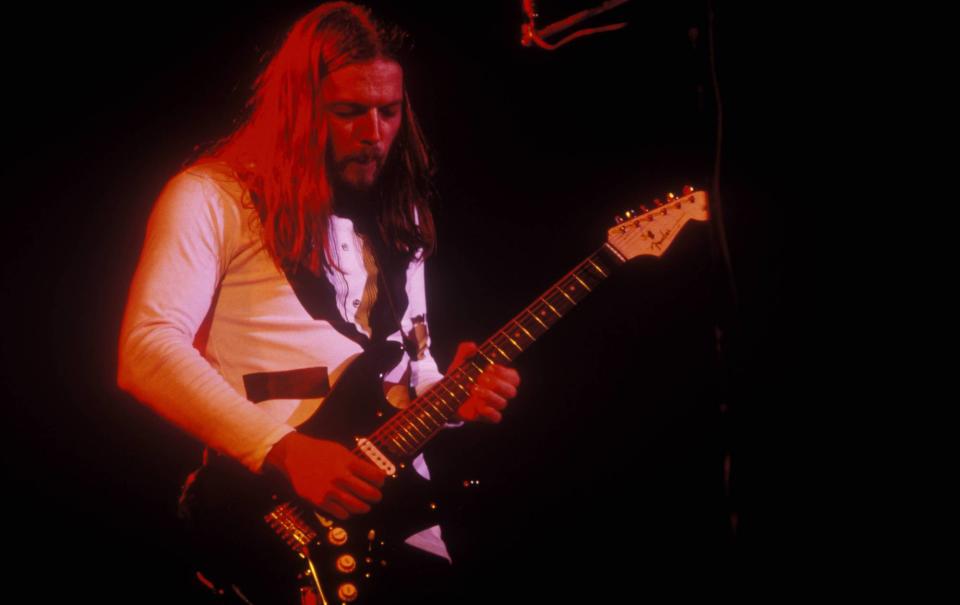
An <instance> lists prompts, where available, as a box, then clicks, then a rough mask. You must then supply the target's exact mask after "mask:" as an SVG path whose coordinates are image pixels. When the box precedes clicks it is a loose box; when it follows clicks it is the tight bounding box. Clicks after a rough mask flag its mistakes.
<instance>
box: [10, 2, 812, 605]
mask: <svg viewBox="0 0 960 605" xmlns="http://www.w3.org/2000/svg"><path fill="white" fill-rule="evenodd" d="M539 4H540V12H541V18H540V20H539V24H540V25H545V24H547V23H550V22H552V21H554V20H556V19H558V18H560V17H563V16H566V15H567V14H569V13H571V12H574V11H576V10H579V9H582V8H585V7H588V6H590V5H591V3H590V2H583V1H581V2H573V1H562V2H561V1H556V2H541V3H539ZM311 6H312V5H311V4H309V3H302V2H284V3H276V2H274V3H269V4H268V3H259V4H258V5H253V6H243V7H241V6H237V5H233V4H228V3H223V4H206V5H203V6H200V5H198V4H187V3H183V4H178V3H165V4H162V5H153V6H151V7H150V8H149V9H145V8H143V7H126V8H119V9H108V8H105V7H102V8H90V7H86V6H85V7H83V8H79V7H74V8H68V9H57V10H56V11H53V10H52V9H51V10H50V11H49V14H48V13H47V11H46V10H45V9H43V8H42V7H35V8H32V9H28V8H21V9H19V12H16V13H14V14H13V15H12V16H11V18H10V28H11V30H13V31H12V32H11V33H12V35H11V36H8V37H7V38H6V40H5V41H4V53H5V55H7V56H8V57H9V58H10V61H9V62H8V64H7V73H6V75H5V78H6V79H7V80H8V81H9V82H11V83H12V85H11V86H10V87H9V93H8V95H7V96H8V98H7V102H8V103H11V102H12V104H11V105H9V107H10V109H8V113H7V116H8V120H7V123H6V125H5V126H6V129H5V130H6V134H7V135H8V136H7V141H8V142H9V143H11V145H10V149H9V151H13V152H14V153H12V154H11V157H10V158H9V159H7V160H5V162H4V172H5V174H6V178H5V179H4V181H5V182H6V183H7V184H8V185H9V189H8V196H9V202H10V204H9V206H8V208H7V214H6V216H7V235H8V238H7V239H8V242H7V244H8V245H9V246H10V248H9V250H8V251H7V252H6V253H5V255H4V257H5V263H4V268H3V271H4V274H3V283H4V284H6V287H7V292H6V296H5V297H4V299H5V300H4V306H5V308H6V311H5V316H6V317H7V318H8V320H9V324H8V326H7V330H6V335H5V337H4V339H3V352H4V387H5V390H6V393H7V397H6V408H7V410H8V415H7V422H6V423H5V426H7V427H8V432H7V434H8V436H9V438H10V441H9V442H8V444H7V454H6V456H5V457H4V458H5V464H4V466H5V468H4V475H5V488H6V489H5V492H6V493H7V497H6V498H5V499H4V517H5V519H6V520H7V522H8V523H7V534H8V537H9V538H11V539H12V542H9V541H8V544H9V545H11V546H10V547H11V548H12V549H14V550H13V551H12V552H15V553H17V554H16V562H15V565H14V567H13V572H12V577H13V579H14V581H16V582H18V583H22V584H23V585H24V586H26V587H33V588H35V589H40V590H46V589H49V590H53V591H54V592H57V591H59V590H68V591H70V593H71V594H82V595H85V596H91V597H98V598H100V599H104V600H107V601H114V600H121V599H126V598H130V597H131V595H132V596H136V597H138V598H141V599H144V600H151V599H153V598H156V600H162V598H164V597H172V598H176V595H177V594H179V591H180V590H181V589H182V586H183V585H184V584H186V583H188V582H189V581H190V580H189V570H190V566H189V560H188V559H187V558H186V557H185V554H186V553H184V552H182V549H181V543H180V542H179V541H178V538H177V534H176V521H175V519H174V510H175V504H176V496H177V492H178V489H179V486H180V483H181V481H182V479H183V476H184V475H185V474H186V472H188V471H189V470H191V469H192V468H193V467H194V466H196V464H197V462H198V456H199V453H200V446H199V444H198V443H197V442H195V441H194V440H193V439H191V438H190V437H188V436H186V435H184V434H183V433H181V432H179V431H178V430H177V429H175V428H173V427H170V426H167V425H166V424H164V423H163V422H162V421H161V420H159V419H158V418H156V417H154V416H153V415H152V413H150V412H149V410H147V408H146V407H144V406H142V405H140V404H139V403H137V402H136V401H135V400H134V399H132V398H131V397H130V396H128V395H127V394H125V393H123V392H121V391H120V390H119V389H118V388H117V387H116V383H115V375H116V343H117V336H118V330H119V326H120V320H121V317H122V313H123V308H124V304H125V302H126V293H127V288H128V286H129V282H130V279H131V277H132V274H133V270H134V267H135V265H136V261H137V258H138V255H139V251H140V246H141V245H142V239H143V235H144V229H145V226H146V218H147V215H148V213H149V211H150V208H151V205H152V202H153V200H154V199H155V197H156V195H157V194H158V193H159V191H160V189H161V187H162V186H163V184H164V183H165V181H166V180H167V179H168V178H169V177H170V176H172V175H173V174H174V173H175V172H176V171H177V170H178V169H179V166H180V164H181V163H182V162H183V160H184V158H185V157H187V156H188V155H189V154H190V152H191V150H192V149H193V147H194V146H195V145H197V144H202V143H205V142H207V141H209V140H210V139H212V138H214V137H218V136H220V135H223V134H225V133H226V132H228V131H229V129H230V127H231V124H232V121H233V120H234V118H235V117H236V116H237V115H238V114H239V112H240V110H241V108H242V106H243V104H244V102H245V100H246V91H247V90H248V88H249V86H250V84H251V83H252V81H253V78H254V77H255V74H256V68H257V65H258V62H259V59H260V56H261V55H262V54H263V52H264V51H265V50H267V49H270V48H272V47H274V46H275V45H276V44H277V43H279V41H280V37H281V35H282V33H283V31H284V29H285V28H286V27H288V26H289V25H290V24H292V23H293V21H294V20H296V19H297V18H298V17H299V16H301V15H302V14H304V13H305V12H306V11H307V10H309V8H310V7H311ZM374 6H375V7H376V8H380V9H382V10H380V14H381V15H383V16H385V17H387V18H388V19H390V20H393V21H395V22H397V23H399V24H401V25H402V26H404V27H405V28H406V29H407V30H408V31H409V32H410V33H411V34H412V35H413V38H414V39H415V41H416V48H415V51H414V57H413V60H412V61H411V63H410V65H408V66H406V76H407V87H408V90H409V92H410V95H411V98H412V101H413V103H414V104H415V109H416V111H417V112H418V115H419V118H420V120H421V124H422V126H423V128H424V130H425V132H426V134H427V136H428V140H429V141H430V142H431V144H432V146H433V148H434V151H435V154H436V156H437V159H438V162H439V166H440V173H439V177H438V188H439V191H440V193H441V200H440V204H439V206H438V208H437V211H436V218H437V223H438V229H439V249H438V251H437V254H436V255H435V256H434V257H433V258H432V260H431V261H430V262H429V264H428V299H429V305H430V323H431V332H432V337H433V352H434V356H435V357H436V358H437V359H438V360H439V363H440V366H441V368H445V367H446V365H447V364H448V363H449V361H450V359H451V358H452V355H453V352H454V350H455V348H456V344H457V342H459V341H460V340H466V339H471V340H475V341H478V342H479V341H482V340H484V339H485V338H486V337H487V336H488V335H489V334H490V333H492V331H493V330H495V329H497V328H499V327H500V326H501V325H502V324H503V323H504V322H506V321H507V320H508V319H510V318H511V317H512V316H513V315H514V314H516V313H517V312H518V311H519V310H520V309H521V308H522V307H523V306H525V305H527V304H528V303H529V302H531V301H532V299H533V298H534V297H535V296H537V295H538V294H540V293H541V292H542V291H543V290H544V289H545V288H546V287H547V286H549V285H551V284H552V283H553V282H554V280H556V279H557V278H559V277H560V276H561V275H563V274H564V273H565V272H566V271H568V270H569V269H570V268H571V267H572V266H573V265H574V264H575V263H577V262H578V261H580V260H581V259H582V258H584V257H585V256H586V255H588V254H589V253H591V252H592V251H594V250H595V249H596V248H597V247H598V246H599V245H600V244H601V243H602V241H603V237H604V233H605V229H606V228H608V227H609V226H610V225H611V224H612V219H613V217H614V215H615V214H617V213H619V212H622V211H623V210H626V209H628V208H636V207H637V206H638V205H639V204H641V203H648V202H649V201H650V200H652V199H653V198H655V197H662V196H663V195H664V193H665V192H667V191H671V190H672V191H679V189H680V188H681V187H682V186H683V185H685V184H688V183H689V184H693V185H695V186H697V187H698V188H704V189H708V188H710V187H711V184H712V183H711V177H712V173H713V166H714V154H715V152H716V144H717V138H716V127H717V120H716V103H715V100H714V89H713V87H712V82H711V74H710V71H709V60H708V45H707V42H708V29H707V21H708V19H707V15H708V13H707V5H706V3H704V2H693V1H690V2H678V3H659V4H657V5H655V6H650V5H649V4H648V3H642V2H634V3H631V4H628V5H626V6H623V7H620V8H618V9H616V10H615V11H613V12H612V13H609V14H607V15H604V16H601V17H599V18H597V19H594V20H591V21H590V22H589V23H590V24H606V23H612V22H614V21H618V20H626V21H628V22H629V26H628V27H627V28H626V29H624V30H622V31H619V32H613V33H605V34H600V35H597V36H592V37H588V38H585V39H582V40H578V41H575V42H573V43H571V44H569V45H567V46H565V47H563V48H561V49H559V50H557V51H554V52H547V51H544V50H540V49H535V48H523V47H521V45H520V44H519V32H520V25H521V23H523V21H524V17H523V15H522V12H521V10H520V0H516V1H503V0H502V1H498V2H476V3H470V4H467V3H444V4H441V3H427V2H403V3H393V4H391V3H387V2H377V3H375V4H374ZM738 11H739V12H738ZM793 17H794V15H779V14H778V15H774V14H766V13H763V12H757V10H756V9H751V10H750V12H749V13H748V12H746V11H745V10H744V9H741V8H737V7H728V6H726V5H723V6H721V7H719V8H718V9H717V13H716V61H717V69H718V71H717V75H718V78H719V82H720V86H721V93H722V95H723V107H724V112H725V113H724V138H723V149H722V170H721V179H720V192H721V194H722V202H723V206H722V211H723V218H724V223H725V227H726V236H727V239H728V241H729V250H730V255H731V258H732V260H733V263H734V268H735V271H736V290H737V292H738V295H739V305H737V306H734V305H732V304H731V303H730V296H729V291H730V285H729V278H728V276H727V275H726V274H725V273H724V272H723V270H722V267H723V263H722V262H720V261H719V260H718V259H719V252H718V250H719V248H718V246H717V242H718V237H717V233H718V231H717V228H718V225H714V228H713V229H711V228H710V227H708V226H707V225H700V224H698V225H691V226H689V227H688V228H687V230H686V231H685V232H684V233H683V234H682V235H681V237H680V238H679V239H678V240H677V242H676V243H675V244H674V246H673V247H672V248H671V249H670V250H669V251H668V253H667V254H666V256H665V257H664V258H662V259H660V260H658V261H654V260H652V259H638V260H636V261H634V262H633V263H631V264H630V265H629V266H627V267H624V268H623V269H622V270H621V271H619V272H618V273H617V274H616V275H615V276H614V277H612V278H611V279H610V280H608V282H607V283H606V284H604V286H603V287H602V288H600V289H599V290H598V291H597V293H596V294H595V295H593V296H592V297H591V298H589V299H588V300H587V301H586V302H585V303H584V304H583V305H582V308H580V309H577V310H576V311H575V312H574V313H572V315H571V316H570V317H569V319H567V320H565V321H564V322H563V323H562V324H561V325H559V326H558V327H557V328H556V329H555V330H554V331H553V332H551V333H550V334H549V335H547V336H546V337H545V338H544V339H543V340H542V342H540V343H539V344H537V345H536V346H535V347H534V348H533V349H532V350H531V351H530V352H529V353H528V354H527V355H525V356H524V357H523V358H522V359H521V360H520V361H519V362H518V363H517V368H518V369H519V371H520V373H521V375H522V377H523V385H522V388H521V391H520V395H519V397H518V398H517V399H516V400H515V401H514V402H513V403H512V404H511V407H510V409H509V410H508V412H507V414H506V417H505V419H504V421H503V423H502V424H501V425H499V426H471V427H465V428H462V429H458V430H456V431H449V432H447V433H446V434H444V435H442V436H441V437H440V438H439V439H438V440H437V442H436V444H435V447H434V448H433V450H432V451H431V454H430V459H431V462H432V464H433V466H434V467H435V469H436V470H435V474H436V478H437V480H438V481H440V482H443V483H444V484H445V485H456V484H457V483H458V482H460V481H462V480H463V479H478V480H479V481H480V487H479V489H471V490H466V491H465V492H464V493H462V494H453V495H454V496H455V500H453V501H454V502H456V503H457V504H456V505H454V506H451V507H450V511H449V512H450V515H451V520H452V521H455V523H454V524H452V525H451V526H450V529H449V530H448V531H447V534H446V535H447V537H448V541H449V542H450V543H451V549H452V550H453V555H454V557H455V558H456V559H458V562H460V563H461V570H462V571H461V572H460V573H461V574H462V580H463V582H464V585H469V586H472V587H474V588H475V590H476V591H477V592H476V593H475V594H481V595H483V594H489V595H491V596H501V597H503V595H504V594H505V593H502V592H501V591H502V590H505V588H506V587H507V586H518V585H519V588H512V589H511V591H512V592H510V593H506V594H509V595H513V597H506V598H505V602H510V601H511V599H514V598H515V599H516V600H523V597H524V595H525V596H526V597H530V598H533V597H534V596H537V597H539V598H545V597H547V596H551V597H563V598H564V599H565V600H575V599H577V598H586V597H588V596H597V595H611V594H615V593H621V592H623V591H628V594H631V595H641V596H642V595H643V594H645V591H646V590H649V589H650V587H652V586H654V585H663V584H671V585H673V586H674V587H677V588H694V589H697V590H701V589H702V590H704V591H714V590H723V589H726V588H729V587H731V586H735V585H737V583H740V582H743V581H744V580H746V581H747V582H752V581H755V580H756V578H757V575H758V574H759V573H760V572H759V570H760V569H761V568H767V567H768V566H770V567H776V565H777V564H778V563H777V559H776V557H774V556H773V554H774V553H776V552H780V549H781V548H782V547H783V545H784V544H785V543H788V542H789V538H790V537H791V535H790V534H791V533H792V532H794V531H796V530H791V529H785V528H788V527H790V526H791V523H790V521H791V517H790V515H798V513H795V512H792V513H787V512H786V511H787V510H788V509H791V506H790V499H791V498H792V497H793V496H791V492H790V489H789V488H788V489H787V490H786V491H784V490H783V489H782V487H783V485H784V484H789V480H788V478H784V477H783V473H785V472H786V471H785V470H782V469H776V468H775V466H776V465H775V464H774V463H773V462H771V458H773V457H775V454H776V452H777V451H778V450H777V448H776V447H772V448H768V447H767V446H769V445H770V444H772V443H776V442H778V441H779V440H780V439H781V437H782V435H781V434H780V433H779V432H780V431H784V434H785V432H786V431H785V429H783V426H784V423H783V420H784V419H785V418H786V419H787V420H788V422H787V423H786V424H789V417H790V415H791V414H792V413H793V412H790V411H786V410H789V409H790V401H791V398H792V397H793V396H794V395H795V389H794V383H793V382H792V381H793V379H794V378H795V377H794V375H793V372H794V370H793V369H792V368H793V361H794V357H796V356H799V353H798V352H797V351H796V350H795V349H794V348H793V341H792V339H793V338H794V336H795V334H794V333H795V331H796V328H795V327H794V319H793V313H794V312H795V311H796V310H797V308H799V307H800V305H799V303H793V302H788V301H793V298H792V295H793V294H794V292H796V291H799V290H802V289H803V288H804V284H802V283H795V282H791V281H789V280H787V279H786V278H785V266H786V250H787V245H786V236H787V231H786V229H785V228H784V226H785V224H786V216H787V213H788V211H789V210H790V209H791V207H792V204H793V202H792V201H791V199H790V191H791V190H792V186H791V185H790V183H791V179H794V178H795V177H796V176H797V175H796V173H798V172H802V170H800V169H799V166H800V164H799V163H798V159H797V158H798V157H799V156H800V149H799V145H798V144H797V140H798V135H800V134H801V133H802V131H803V130H804V128H805V123H804V120H803V118H802V114H803V112H802V111H798V110H797V108H798V107H799V106H800V105H801V104H802V98H803V95H804V94H805V89H804V87H803V86H801V85H800V84H799V82H800V81H802V79H803V76H804V71H803V69H801V68H799V67H798V66H797V62H796V60H795V59H796V57H797V56H799V55H801V53H800V51H799V49H800V48H801V46H799V45H798V42H797V37H796V36H793V35H791V33H790V32H791V31H792V29H791V27H790V25H791V23H792V22H793ZM694 29H695V30H696V32H697V34H698V35H696V36H694V37H692V36H691V30H694ZM694 38H695V39H694ZM717 201H718V200H716V199H714V203H715V204H716V202H717ZM719 210H720V207H718V206H716V205H715V206H714V211H715V214H719V212H718V211H719ZM10 235H12V236H13V237H9V236H10ZM718 328H719V332H720V333H721V334H722V338H721V340H720V342H719V350H721V351H722V355H717V353H716V352H717V350H718V341H717V338H716V334H717V333H718ZM721 410H726V411H725V412H722V411H721ZM773 417H776V418H777V419H778V420H777V421H776V422H775V423H768V421H769V420H770V419H771V418H773ZM726 453H729V454H731V457H730V459H732V467H730V468H732V472H731V476H730V479H731V480H730V482H729V484H728V485H725V483H724V481H723V475H724V473H723V469H724V460H725V454H726ZM457 491H458V490H456V489H454V490H453V492H457ZM459 491H463V490H459ZM791 510H792V509H791ZM732 520H734V521H735V522H736V532H734V531H733V530H732V528H731V524H732ZM759 561H765V564H764V565H761V564H760V563H758V562H759ZM68 587H69V588H68ZM130 591H134V592H132V593H131V592H130ZM517 595H520V596H517Z"/></svg>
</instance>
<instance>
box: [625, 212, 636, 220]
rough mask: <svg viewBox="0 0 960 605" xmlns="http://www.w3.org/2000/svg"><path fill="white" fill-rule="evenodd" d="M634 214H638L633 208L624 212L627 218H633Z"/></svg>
mask: <svg viewBox="0 0 960 605" xmlns="http://www.w3.org/2000/svg"><path fill="white" fill-rule="evenodd" d="M634 216H636V213H634V211H633V210H627V211H626V212H624V213H623V217H624V218H626V219H631V218H633V217H634Z"/></svg>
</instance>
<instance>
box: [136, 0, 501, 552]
mask: <svg viewBox="0 0 960 605" xmlns="http://www.w3.org/2000/svg"><path fill="white" fill-rule="evenodd" d="M405 39H406V36H405V34H403V33H402V32H401V31H399V30H398V29H396V28H395V27H392V26H387V25H385V24H382V23H380V22H379V21H377V20H376V19H375V18H374V17H373V16H372V15H371V14H370V12H369V11H368V10H367V9H365V8H363V7H360V6H357V5H353V4H350V3H346V2H333V3H327V4H323V5H321V6H318V7H317V8H315V9H314V10H312V11H311V12H310V13H308V14H307V15H305V16H304V17H302V18H301V19H300V20H298V21H297V22H296V23H295V24H294V25H293V26H292V28H291V29H290V30H289V32H288V33H287V35H286V37H285V39H284V42H283V44H282V45H281V47H280V48H279V49H278V50H277V51H276V53H275V55H274V56H273V57H272V59H271V60H270V62H269V64H268V65H267V66H266V67H265V68H264V70H263V71H262V72H261V73H260V74H259V76H258V78H257V80H256V83H255V86H254V94H253V96H252V98H251V100H250V102H249V104H248V108H247V109H248V117H247V118H246V119H245V120H244V121H243V122H242V123H241V124H240V126H239V127H238V128H237V129H236V130H235V131H234V132H233V133H232V134H230V135H229V136H227V137H225V138H224V139H222V140H220V141H218V142H217V143H216V144H214V145H213V146H211V147H210V148H209V149H207V150H205V152H204V153H202V154H201V157H199V158H197V159H194V160H191V161H190V162H189V165H188V166H187V167H185V168H183V169H182V170H181V171H180V172H178V173H177V174H176V175H174V176H173V177H172V178H171V179H170V180H169V181H168V183H167V184H166V186H165V187H164V188H163V191H162V192H161V193H160V195H159V197H158V198H157V200H156V202H155V205H154V208H153V211H152V213H151V216H150V220H149V223H148V227H147V235H146V239H145V243H144V248H143V252H142V255H141V258H140V261H139V264H138V266H137V269H136V273H135V275H134V278H133V282H132V285H131V288H130V293H129V299H128V303H127V308H126V312H125V315H124V320H123V326H122V328H121V334H120V340H119V370H118V383H119V385H120V386H121V387H122V388H124V389H125V390H127V391H129V392H130V393H131V394H132V395H134V396H135V397H136V398H137V399H139V400H140V401H142V402H143V403H144V404H146V405H148V406H150V407H151V408H152V409H154V410H155V411H156V412H157V413H159V414H160V415H161V416H163V417H164V418H166V419H168V420H169V421H171V422H173V423H175V424H176V425H177V426H179V427H181V428H182V429H184V430H185V431H187V432H189V433H190V434H191V435H193V436H195V437H196V438H198V439H199V440H201V441H202V442H203V444H204V445H205V446H206V447H207V449H208V450H213V451H214V452H216V453H218V454H219V455H223V456H226V457H229V458H230V459H233V460H236V461H237V462H239V463H240V464H242V465H243V466H244V467H246V469H247V470H248V471H250V472H251V473H255V474H261V473H264V472H265V471H266V470H268V469H270V470H277V471H279V472H280V473H281V474H282V475H283V476H284V477H286V479H287V480H288V481H289V484H290V486H292V488H293V490H294V491H295V492H296V493H297V494H298V495H299V496H300V497H302V498H304V499H306V500H308V501H309V502H310V503H312V504H313V505H314V506H316V507H317V508H318V509H319V510H321V511H323V512H324V513H326V514H329V515H332V516H333V517H336V518H337V519H347V518H349V517H350V516H352V515H359V514H364V513H366V512H368V511H370V510H371V506H372V505H375V504H376V503H377V502H378V501H379V500H380V499H381V491H380V488H382V486H383V482H384V478H385V473H384V471H383V470H381V468H379V467H378V466H375V465H374V464H372V463H370V462H368V461H365V460H362V459H361V458H359V457H358V456H356V455H354V454H353V453H352V452H351V451H350V450H348V449H347V448H345V447H344V446H342V445H340V444H339V443H337V442H334V441H327V440H321V439H314V438H311V437H308V436H306V435H304V434H302V433H300V432H298V431H297V428H296V427H297V426H298V425H300V424H301V423H303V422H304V421H305V420H306V419H307V418H309V417H310V416H311V415H312V414H313V413H314V411H316V409H317V408H318V407H319V405H320V403H321V402H322V401H323V395H324V394H325V393H326V392H327V391H328V390H329V389H330V384H331V383H333V382H335V381H336V378H337V377H338V375H339V374H340V373H341V372H342V371H343V370H344V368H345V367H347V366H348V364H349V363H350V361H351V360H352V359H353V358H355V357H356V356H357V355H358V354H360V353H362V352H363V351H364V350H365V349H366V348H367V347H368V346H370V345H371V344H372V343H376V342H382V341H388V340H393V341H396V342H399V343H402V344H403V348H404V353H403V356H402V359H401V361H400V362H399V363H398V364H397V365H396V366H395V367H394V368H393V369H392V370H391V371H390V372H389V373H388V374H387V375H386V376H385V378H384V381H385V384H388V385H391V384H392V385H399V386H400V387H402V388H412V389H413V390H414V391H415V392H416V393H417V394H418V395H419V394H421V393H423V392H425V391H426V390H427V389H428V388H429V387H430V386H431V385H432V384H434V383H435V382H436V381H438V380H439V379H441V378H442V374H441V373H440V372H439V370H438V369H437V365H436V362H435V361H434V360H433V357H432V356H431V354H430V349H429V344H430V339H429V331H428V329H427V321H426V317H427V313H426V301H425V294H424V292H425V289H424V261H425V259H426V258H427V257H428V256H429V255H430V253H431V252H432V251H433V249H434V245H435V231H434V225H433V220H432V217H431V212H430V202H431V199H432V197H433V189H432V186H431V177H432V174H433V165H432V162H431V158H430V155H429V152H428V149H427V146H426V144H425V142H424V139H423V135H422V133H421V131H420V128H419V127H418V124H417V120H416V118H415V115H414V112H413V109H412V107H411V104H410V99H409V96H408V95H407V91H406V90H405V88H404V83H403V68H402V53H403V50H404V48H405ZM475 351H476V346H475V345H473V344H472V343H463V344H462V345H461V346H460V348H459V349H458V352H457V355H456V359H455V360H454V363H453V364H452V365H451V368H452V367H455V366H456V365H458V364H459V363H461V362H462V361H463V360H464V359H466V358H467V357H468V356H469V355H471V354H473V353H474V352H475ZM518 385H519V376H518V375H517V373H516V371H514V370H512V369H509V368H506V367H504V366H501V365H492V366H490V367H488V368H487V369H486V370H485V371H483V373H482V374H481V375H480V376H479V378H478V379H477V380H476V385H475V390H474V391H473V393H472V394H471V396H470V397H469V398H468V399H467V400H466V402H465V403H464V404H463V405H462V406H461V407H459V409H458V410H457V416H458V419H459V420H467V421H469V420H481V421H487V422H498V421H499V420H500V418H501V412H502V410H503V409H504V408H505V407H506V405H507V401H508V400H509V399H510V398H512V397H514V396H515V395H516V387H517V386H518ZM207 453H208V452H205V458H206V454H207ZM413 465H414V466H415V467H416V469H417V472H418V473H420V474H421V475H423V476H424V477H429V471H428V469H427V468H426V466H425V463H424V462H423V459H422V456H421V457H418V458H417V459H416V460H414V463H413ZM407 544H408V545H409V546H410V547H411V548H414V549H417V550H418V552H421V553H428V554H424V555H423V556H426V557H432V558H433V560H436V561H444V563H446V561H449V560H450V556H449V553H448V552H447V549H446V547H445V544H444V542H443V539H442V536H441V535H440V532H439V528H438V527H431V528H429V529H426V530H424V531H422V532H419V533H417V534H416V535H413V536H410V538H409V539H408V540H407Z"/></svg>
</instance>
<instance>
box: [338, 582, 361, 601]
mask: <svg viewBox="0 0 960 605" xmlns="http://www.w3.org/2000/svg"><path fill="white" fill-rule="evenodd" d="M337 596H338V597H340V600H341V601H343V602H344V603H350V602H352V601H356V600H357V587H356V586H354V585H353V584H351V583H350V582H347V583H345V584H341V585H340V588H338V589H337Z"/></svg>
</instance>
